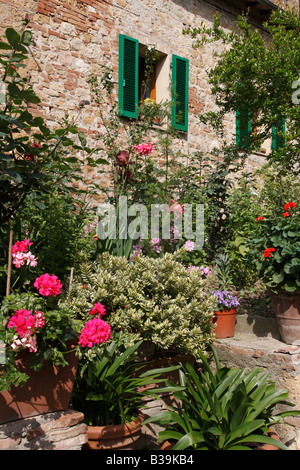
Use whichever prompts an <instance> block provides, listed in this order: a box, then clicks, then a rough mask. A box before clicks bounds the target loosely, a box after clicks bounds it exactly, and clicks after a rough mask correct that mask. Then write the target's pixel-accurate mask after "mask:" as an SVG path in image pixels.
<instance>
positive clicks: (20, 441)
mask: <svg viewBox="0 0 300 470" xmlns="http://www.w3.org/2000/svg"><path fill="white" fill-rule="evenodd" d="M83 418H84V416H83V414H82V413H80V412H78V411H73V410H67V411H59V412H55V413H46V414H42V415H38V416H34V417H32V418H25V419H20V420H18V421H12V422H9V423H6V424H2V425H0V450H82V447H83V445H84V444H85V443H86V442H87V434H86V424H84V423H83Z"/></svg>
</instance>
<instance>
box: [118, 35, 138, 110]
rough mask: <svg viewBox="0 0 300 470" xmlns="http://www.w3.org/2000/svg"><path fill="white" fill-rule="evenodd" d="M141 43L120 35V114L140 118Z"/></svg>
mask: <svg viewBox="0 0 300 470" xmlns="http://www.w3.org/2000/svg"><path fill="white" fill-rule="evenodd" d="M138 73H139V42H138V41H137V39H133V38H130V37H128V36H124V35H123V34H120V35H119V114H120V115H121V116H127V117H131V118H135V119H136V118H137V116H138Z"/></svg>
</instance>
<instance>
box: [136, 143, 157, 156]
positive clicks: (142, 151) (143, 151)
mask: <svg viewBox="0 0 300 470" xmlns="http://www.w3.org/2000/svg"><path fill="white" fill-rule="evenodd" d="M135 148H136V150H137V153H138V154H139V155H146V156H147V155H150V154H151V153H152V152H153V146H152V144H151V142H149V143H148V144H139V145H136V146H135Z"/></svg>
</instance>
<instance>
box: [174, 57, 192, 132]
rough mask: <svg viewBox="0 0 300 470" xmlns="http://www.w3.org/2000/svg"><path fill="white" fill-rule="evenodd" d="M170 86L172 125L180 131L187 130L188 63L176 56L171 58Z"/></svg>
mask: <svg viewBox="0 0 300 470" xmlns="http://www.w3.org/2000/svg"><path fill="white" fill-rule="evenodd" d="M172 85H173V87H174V89H173V90H172V91H173V100H174V104H173V106H172V125H173V126H174V127H176V128H177V129H179V130H181V131H186V132H187V130H188V102H189V61H188V60H187V59H183V58H182V57H179V56H177V55H173V57H172Z"/></svg>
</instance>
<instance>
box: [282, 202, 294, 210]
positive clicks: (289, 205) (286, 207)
mask: <svg viewBox="0 0 300 470" xmlns="http://www.w3.org/2000/svg"><path fill="white" fill-rule="evenodd" d="M290 207H297V204H296V203H295V202H288V203H287V204H285V206H284V210H285V211H287V210H288V209H289V208H290Z"/></svg>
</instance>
